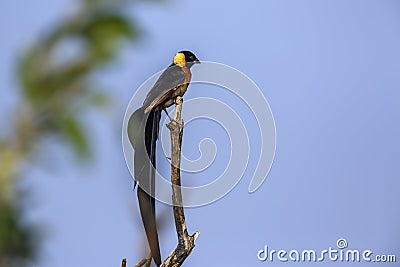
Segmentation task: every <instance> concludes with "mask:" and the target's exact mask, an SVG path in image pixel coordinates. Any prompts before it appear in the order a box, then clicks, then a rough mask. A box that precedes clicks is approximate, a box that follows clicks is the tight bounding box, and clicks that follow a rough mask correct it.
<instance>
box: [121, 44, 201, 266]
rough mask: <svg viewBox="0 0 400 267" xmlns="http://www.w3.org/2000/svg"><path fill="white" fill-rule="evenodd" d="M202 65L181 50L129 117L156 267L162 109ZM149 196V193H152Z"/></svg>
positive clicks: (144, 216)
mask: <svg viewBox="0 0 400 267" xmlns="http://www.w3.org/2000/svg"><path fill="white" fill-rule="evenodd" d="M196 63H200V61H199V60H198V59H197V57H196V56H195V55H194V54H193V53H192V52H190V51H180V52H178V53H177V54H176V55H175V56H174V59H173V62H172V64H171V65H170V66H169V67H168V68H167V69H166V70H165V71H164V72H163V73H162V74H161V76H160V78H158V80H157V82H156V83H155V84H154V86H153V88H151V90H150V91H149V93H148V94H147V97H146V99H145V100H144V103H143V106H142V107H141V108H139V109H137V110H136V111H135V112H134V113H133V114H132V115H131V117H130V118H129V122H128V136H129V140H130V142H131V144H132V147H133V149H134V150H135V156H134V179H135V185H136V182H137V183H138V184H139V186H138V190H137V195H138V200H139V207H140V213H141V216H142V220H143V225H144V229H145V232H146V236H147V240H148V242H149V246H150V251H151V256H152V257H153V259H154V262H155V263H156V264H157V266H160V265H161V255H160V247H159V243H158V234H157V226H156V215H155V199H154V197H153V196H154V193H155V168H156V141H157V138H158V132H159V124H160V118H161V112H162V110H165V111H166V108H167V107H169V106H171V105H173V104H174V103H175V98H176V97H177V96H183V95H184V94H185V92H186V90H187V87H188V85H189V83H190V80H191V77H192V74H191V72H190V68H191V67H192V66H193V64H196ZM149 193H150V194H149Z"/></svg>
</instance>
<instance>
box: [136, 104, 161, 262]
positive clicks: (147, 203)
mask: <svg viewBox="0 0 400 267" xmlns="http://www.w3.org/2000/svg"><path fill="white" fill-rule="evenodd" d="M160 117H161V111H159V110H153V111H151V112H149V113H148V114H145V113H144V108H140V109H138V110H136V111H135V112H134V113H133V114H132V116H131V118H130V119H129V123H128V135H129V140H130V141H131V144H132V146H133V148H134V149H135V156H134V176H135V181H136V182H138V183H139V186H138V191H137V194H138V200H139V208H140V213H141V216H142V221H143V225H144V229H145V232H146V236H147V240H148V243H149V246H150V251H151V255H152V257H153V259H154V262H155V263H156V265H157V266H159V265H161V253H160V247H159V242H158V233H157V225H156V214H155V199H154V197H152V196H154V194H155V171H156V170H155V168H156V141H157V138H158V129H159V123H160ZM146 191H147V192H150V195H149V194H148V193H147V192H146Z"/></svg>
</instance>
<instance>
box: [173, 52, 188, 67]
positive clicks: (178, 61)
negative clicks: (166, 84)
mask: <svg viewBox="0 0 400 267" xmlns="http://www.w3.org/2000/svg"><path fill="white" fill-rule="evenodd" d="M185 63H186V60H185V55H184V54H183V53H177V54H176V55H175V57H174V64H175V65H179V66H183V65H185Z"/></svg>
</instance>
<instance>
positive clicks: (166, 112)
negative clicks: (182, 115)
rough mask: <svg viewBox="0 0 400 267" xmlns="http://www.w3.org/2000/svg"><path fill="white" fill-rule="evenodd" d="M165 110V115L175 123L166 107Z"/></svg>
mask: <svg viewBox="0 0 400 267" xmlns="http://www.w3.org/2000/svg"><path fill="white" fill-rule="evenodd" d="M163 110H164V112H165V114H167V116H168V118H169V120H170V121H174V118H172V117H171V116H170V115H169V114H168V111H167V109H166V108H165V107H163Z"/></svg>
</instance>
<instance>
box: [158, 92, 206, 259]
mask: <svg viewBox="0 0 400 267" xmlns="http://www.w3.org/2000/svg"><path fill="white" fill-rule="evenodd" d="M175 103H176V105H175V114H174V120H173V121H171V122H170V123H168V124H167V127H168V129H169V130H170V135H171V182H172V203H173V205H174V208H173V209H174V219H175V228H176V233H177V235H178V245H177V247H176V249H175V250H173V251H172V252H171V254H170V255H169V256H168V258H167V259H166V260H165V261H164V262H163V263H162V264H161V266H162V267H169V266H174V267H177V266H181V265H182V263H183V262H184V261H185V259H186V258H187V257H188V256H189V254H190V253H191V252H192V250H193V248H194V246H195V244H194V243H195V241H196V239H197V237H198V236H199V235H200V233H199V232H196V233H194V234H193V235H189V234H188V232H187V228H186V222H185V213H184V210H183V204H182V203H183V201H182V191H181V170H180V166H181V148H182V135H183V121H182V120H181V112H182V98H181V97H177V98H176V102H175Z"/></svg>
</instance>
